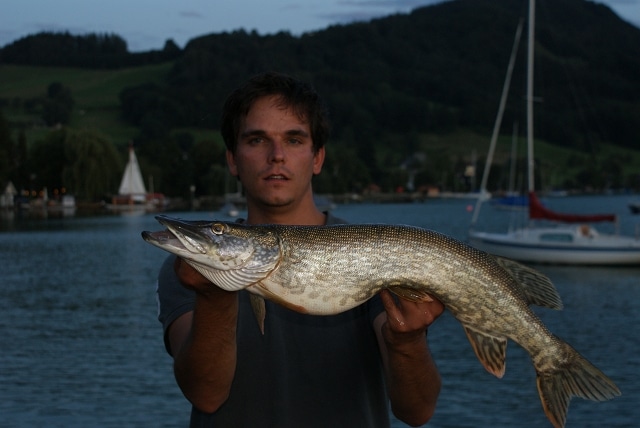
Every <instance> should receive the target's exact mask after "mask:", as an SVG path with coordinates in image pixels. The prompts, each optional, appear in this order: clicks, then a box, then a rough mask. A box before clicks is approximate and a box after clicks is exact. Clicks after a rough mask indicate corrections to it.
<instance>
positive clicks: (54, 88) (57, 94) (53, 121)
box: [42, 82, 74, 126]
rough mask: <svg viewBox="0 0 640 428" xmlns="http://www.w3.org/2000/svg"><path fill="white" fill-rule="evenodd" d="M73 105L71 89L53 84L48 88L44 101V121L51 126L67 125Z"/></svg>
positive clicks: (57, 83)
mask: <svg viewBox="0 0 640 428" xmlns="http://www.w3.org/2000/svg"><path fill="white" fill-rule="evenodd" d="M73 104H74V101H73V97H72V96H71V89H69V88H68V87H66V86H64V85H62V83H60V82H53V83H51V84H50V85H49V87H48V88H47V96H46V98H45V99H44V101H43V109H42V119H43V120H44V121H45V123H46V124H47V125H49V126H54V125H58V124H61V125H67V124H68V123H69V120H70V119H71V111H72V110H73Z"/></svg>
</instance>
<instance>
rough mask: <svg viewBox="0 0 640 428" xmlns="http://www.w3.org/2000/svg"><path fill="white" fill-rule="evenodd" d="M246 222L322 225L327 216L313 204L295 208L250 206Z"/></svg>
mask: <svg viewBox="0 0 640 428" xmlns="http://www.w3.org/2000/svg"><path fill="white" fill-rule="evenodd" d="M246 222H247V223H248V224H290V225H312V226H322V225H324V224H326V222H327V216H326V215H325V214H324V213H323V212H322V211H320V210H319V209H318V208H317V207H316V206H315V204H312V205H310V206H305V207H299V208H297V209H295V210H292V209H286V208H283V207H277V208H271V207H268V208H265V207H261V208H253V209H252V208H251V207H250V206H249V207H248V210H247V221H246Z"/></svg>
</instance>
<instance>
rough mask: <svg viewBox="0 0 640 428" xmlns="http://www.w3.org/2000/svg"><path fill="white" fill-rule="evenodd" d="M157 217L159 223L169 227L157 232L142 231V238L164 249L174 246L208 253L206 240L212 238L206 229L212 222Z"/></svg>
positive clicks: (181, 249)
mask: <svg viewBox="0 0 640 428" xmlns="http://www.w3.org/2000/svg"><path fill="white" fill-rule="evenodd" d="M155 218H156V220H157V221H158V223H160V224H161V225H163V226H165V227H166V228H167V229H166V230H161V231H157V232H148V231H144V232H142V239H144V240H145V241H146V242H148V243H150V244H152V245H155V246H156V247H160V248H163V249H166V248H169V247H172V248H174V249H177V250H180V251H184V252H190V253H198V254H206V253H207V250H208V245H207V244H206V242H208V240H209V239H210V238H209V236H208V235H207V234H206V232H205V231H206V230H207V226H208V225H210V224H211V222H208V221H198V222H193V221H191V222H185V221H182V220H180V219H176V218H172V217H167V216H164V215H158V216H156V217H155Z"/></svg>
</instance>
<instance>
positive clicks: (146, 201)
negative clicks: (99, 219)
mask: <svg viewBox="0 0 640 428" xmlns="http://www.w3.org/2000/svg"><path fill="white" fill-rule="evenodd" d="M165 206H166V199H165V197H164V195H163V194H161V193H154V192H153V191H152V192H147V188H146V187H145V185H144V180H143V179H142V173H141V172H140V166H139V165H138V158H137V157H136V153H135V151H134V150H133V146H132V145H129V161H128V162H127V166H126V167H125V169H124V173H123V174H122V180H120V187H119V189H118V194H117V195H115V196H113V197H112V198H111V203H109V204H107V208H108V209H109V210H111V211H136V212H146V211H158V210H161V209H163V208H164V207H165Z"/></svg>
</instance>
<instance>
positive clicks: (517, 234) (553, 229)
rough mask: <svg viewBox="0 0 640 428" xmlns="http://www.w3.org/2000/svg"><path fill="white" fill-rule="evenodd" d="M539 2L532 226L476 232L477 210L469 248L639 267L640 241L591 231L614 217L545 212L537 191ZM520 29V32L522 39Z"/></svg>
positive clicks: (538, 259)
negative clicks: (596, 223) (534, 222)
mask: <svg viewBox="0 0 640 428" xmlns="http://www.w3.org/2000/svg"><path fill="white" fill-rule="evenodd" d="M534 22H535V0H529V38H528V55H527V57H528V64H527V149H528V185H529V194H528V200H529V226H527V227H523V228H519V229H516V230H513V231H509V232H507V233H488V232H481V231H476V230H474V226H475V222H476V220H477V217H478V214H479V212H480V207H481V206H482V201H478V203H477V204H476V210H475V212H474V216H473V220H472V224H471V230H470V231H469V243H470V244H471V245H472V246H474V247H476V248H478V249H480V250H483V251H486V252H488V253H492V254H496V255H499V256H503V257H508V258H511V259H514V260H519V261H523V262H532V263H553V264H570V265H640V239H638V238H633V237H629V236H620V235H618V234H615V235H614V234H601V233H599V232H598V231H597V230H596V229H595V228H593V227H592V226H590V225H589V223H594V222H604V221H607V222H616V221H617V218H616V216H615V215H612V214H602V215H577V214H564V213H557V212H554V211H551V210H549V209H548V208H546V207H544V206H543V205H542V203H541V202H540V201H539V199H538V197H537V196H536V193H535V188H534V174H533V167H534V162H533V159H534V157H533V46H534V27H535V26H534ZM519 31H520V27H518V32H517V34H519ZM518 38H519V36H518V35H516V42H514V49H513V51H512V56H511V58H512V59H511V61H510V64H509V69H508V72H507V79H506V81H505V87H504V88H503V94H502V99H501V104H500V108H499V110H498V118H497V119H496V126H495V127H494V138H493V139H492V144H491V145H490V148H489V155H488V156H487V165H486V167H485V174H486V175H485V177H483V183H482V185H481V192H482V191H486V187H485V186H486V181H487V180H486V178H487V176H488V173H489V169H490V167H491V160H492V156H493V149H494V148H495V146H494V144H495V137H496V136H497V131H498V129H497V128H499V123H500V120H501V113H502V111H503V107H504V101H505V100H506V94H507V93H508V81H509V79H510V75H511V74H510V73H511V71H512V69H513V60H514V58H515V51H516V50H517V49H516V46H517V40H518ZM533 221H547V222H552V223H553V225H551V226H539V225H537V224H533V223H532V222H533Z"/></svg>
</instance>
